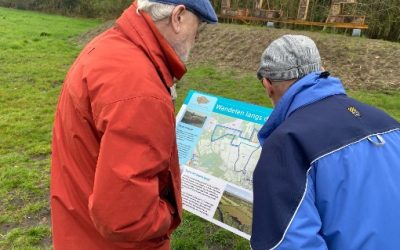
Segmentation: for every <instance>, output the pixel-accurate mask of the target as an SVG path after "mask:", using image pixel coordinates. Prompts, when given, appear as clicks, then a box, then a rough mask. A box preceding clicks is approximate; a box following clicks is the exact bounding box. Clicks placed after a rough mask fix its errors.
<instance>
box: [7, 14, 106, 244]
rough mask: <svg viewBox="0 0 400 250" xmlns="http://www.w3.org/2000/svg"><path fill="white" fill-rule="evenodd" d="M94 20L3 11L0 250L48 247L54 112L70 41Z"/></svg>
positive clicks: (72, 49) (71, 51) (73, 50)
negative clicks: (51, 144) (50, 165)
mask: <svg viewBox="0 0 400 250" xmlns="http://www.w3.org/2000/svg"><path fill="white" fill-rule="evenodd" d="M98 23H99V22H98V21H96V20H88V19H72V18H65V17H61V16H55V15H44V14H40V13H35V12H27V11H18V10H12V9H4V8H0V27H1V28H0V64H1V66H0V249H10V248H14V249H30V248H31V247H36V248H43V247H45V246H48V245H49V242H50V227H49V225H50V220H49V215H50V209H49V201H48V197H49V173H50V171H49V164H50V152H51V151H50V150H51V149H50V141H51V129H52V122H53V113H54V110H55V105H56V102H57V98H58V94H59V92H60V86H61V84H62V81H63V78H64V76H65V73H66V71H67V69H68V68H69V66H70V64H71V63H72V62H73V59H74V58H75V57H76V56H77V54H78V53H79V48H78V47H77V46H76V45H75V44H73V43H72V40H71V39H72V38H73V37H75V36H77V35H78V34H80V33H82V32H84V31H86V30H88V29H91V28H92V27H95V26H96V25H97V24H98ZM32 249H34V248H32Z"/></svg>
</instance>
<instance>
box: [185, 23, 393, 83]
mask: <svg viewBox="0 0 400 250" xmlns="http://www.w3.org/2000/svg"><path fill="white" fill-rule="evenodd" d="M285 34H303V35H306V36H309V37H311V38H312V39H313V40H314V41H315V42H316V43H317V46H318V48H319V50H320V53H321V57H322V60H323V64H324V67H325V68H326V69H327V70H329V71H330V72H331V73H332V74H333V75H335V76H338V77H340V78H341V79H342V80H343V82H344V84H345V85H346V87H347V88H350V89H376V90H400V71H399V70H397V68H398V67H399V66H400V43H393V42H387V41H382V40H372V39H366V38H358V37H348V36H344V35H336V34H327V33H321V32H307V31H294V30H287V29H267V28H265V27H252V26H244V25H232V24H219V25H208V26H207V27H206V28H205V30H204V31H202V32H201V34H200V37H199V39H198V41H197V43H196V46H195V48H194V49H193V51H192V55H191V59H190V64H193V65H196V64H199V63H203V64H204V63H212V64H215V65H217V66H218V67H222V68H230V69H238V70H244V71H250V72H255V71H256V70H257V67H258V64H259V62H260V57H261V54H262V52H263V51H264V49H265V48H266V47H267V46H268V44H270V43H271V42H272V41H273V40H274V39H276V38H278V37H280V36H282V35H285Z"/></svg>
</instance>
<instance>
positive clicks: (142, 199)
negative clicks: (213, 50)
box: [51, 0, 217, 250]
mask: <svg viewBox="0 0 400 250" xmlns="http://www.w3.org/2000/svg"><path fill="white" fill-rule="evenodd" d="M202 22H207V23H216V22H217V17H216V15H215V12H214V10H213V8H212V6H211V4H210V2H209V0H138V1H137V2H134V3H133V4H132V5H131V6H130V7H129V8H128V9H127V10H126V11H125V12H124V14H123V15H122V16H121V17H120V18H119V19H118V20H117V22H116V25H115V27H113V28H111V29H110V30H108V31H106V32H105V33H103V34H101V35H100V36H98V37H97V38H95V39H94V40H93V41H92V42H90V43H89V44H88V45H87V46H86V48H85V49H84V50H83V51H82V52H81V54H80V55H79V57H78V59H77V60H76V61H75V63H74V64H73V65H72V67H71V69H70V70H69V72H68V75H67V77H66V79H65V82H64V85H63V89H62V92H61V96H60V99H59V103H58V107H57V112H56V118H55V123H54V130H53V144H52V149H53V154H52V166H51V208H52V227H53V242H54V248H55V249H56V250H58V249H88V250H96V249H169V248H170V242H169V237H170V235H171V233H172V231H173V230H174V229H175V228H176V227H177V226H178V225H179V223H180V221H181V217H182V204H181V192H180V171H179V164H178V152H177V145H176V135H175V114H174V106H173V103H172V99H171V95H170V92H171V90H170V88H171V87H172V86H173V84H174V81H175V79H180V78H181V77H182V76H183V75H184V74H185V72H186V68H185V66H184V63H183V62H184V61H185V60H186V59H187V57H188V55H189V51H190V49H191V47H192V46H193V43H194V40H195V37H196V35H197V30H198V26H199V25H200V23H202Z"/></svg>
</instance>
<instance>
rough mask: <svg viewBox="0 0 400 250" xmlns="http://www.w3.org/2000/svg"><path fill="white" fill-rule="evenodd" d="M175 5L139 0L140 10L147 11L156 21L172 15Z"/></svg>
mask: <svg viewBox="0 0 400 250" xmlns="http://www.w3.org/2000/svg"><path fill="white" fill-rule="evenodd" d="M174 8H175V5H171V4H163V3H156V2H150V1H149V0H138V8H137V9H138V11H139V10H142V11H145V12H147V13H148V14H149V15H150V16H151V19H153V21H154V22H157V21H160V20H163V19H165V18H167V17H170V16H171V15H172V11H173V10H174Z"/></svg>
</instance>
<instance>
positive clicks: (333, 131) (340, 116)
mask: <svg viewBox="0 0 400 250" xmlns="http://www.w3.org/2000/svg"><path fill="white" fill-rule="evenodd" d="M399 127H400V124H399V123H398V122H397V121H396V120H395V119H393V118H392V117H390V116H389V115H387V114H386V113H385V112H383V111H382V110H379V109H377V108H374V107H371V106H369V105H366V104H364V103H361V102H359V101H357V100H355V99H352V98H349V97H347V96H346V95H334V96H331V97H328V98H325V99H323V100H320V101H317V102H315V103H312V104H310V105H307V106H304V107H302V108H300V109H298V110H296V111H295V112H293V113H292V114H291V115H290V116H289V117H288V118H287V119H286V120H285V121H284V122H283V123H282V124H281V125H280V126H279V127H278V128H277V129H276V130H275V131H274V132H273V134H271V136H270V138H269V139H268V141H269V142H270V143H272V144H277V145H279V144H281V145H282V144H286V145H289V146H290V145H291V146H293V147H301V148H302V150H304V152H305V153H306V154H307V155H308V158H309V159H310V160H312V159H316V158H317V157H319V156H321V155H323V154H325V153H328V152H330V151H333V150H336V149H338V148H341V147H343V146H345V145H348V144H351V143H353V142H356V141H358V140H361V139H362V138H366V137H368V136H370V135H373V134H379V133H384V132H386V131H390V130H392V129H395V128H399Z"/></svg>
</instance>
